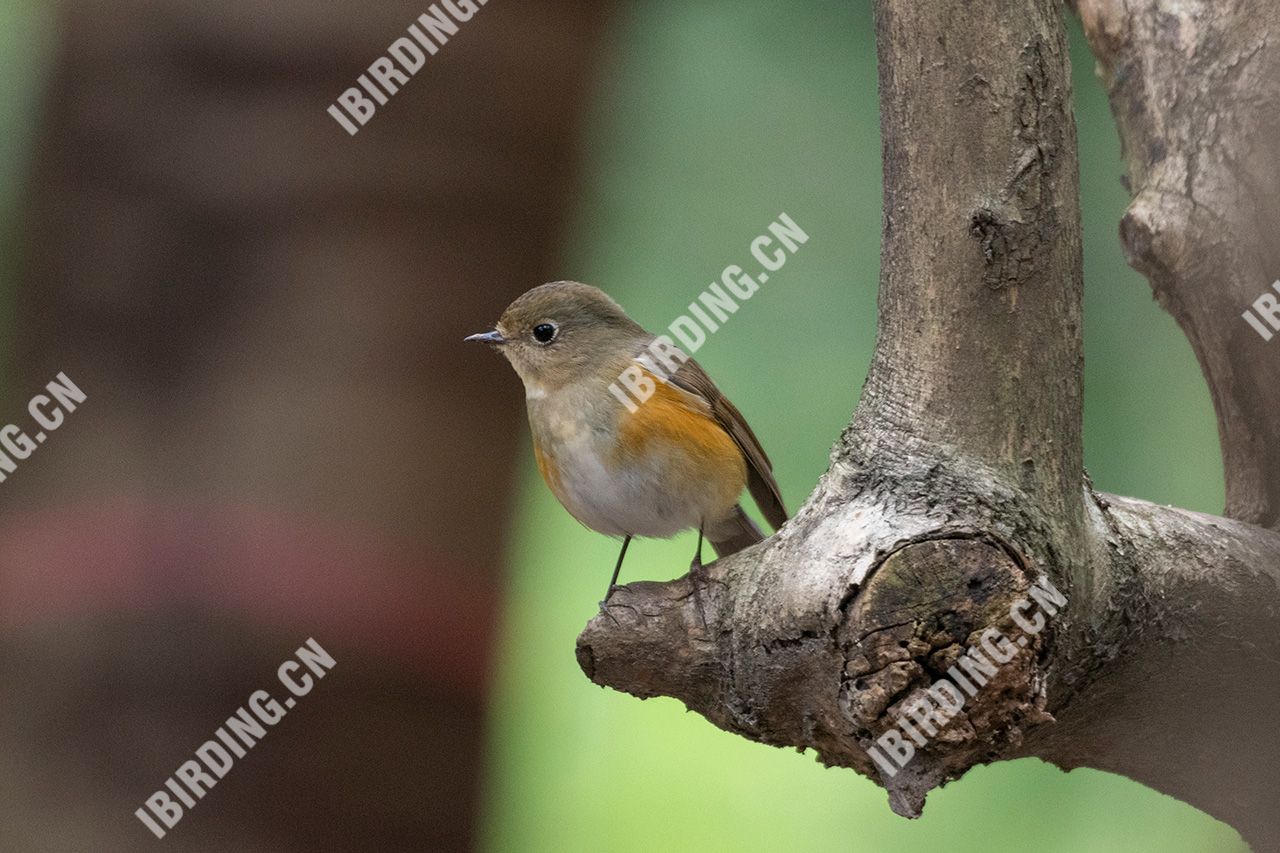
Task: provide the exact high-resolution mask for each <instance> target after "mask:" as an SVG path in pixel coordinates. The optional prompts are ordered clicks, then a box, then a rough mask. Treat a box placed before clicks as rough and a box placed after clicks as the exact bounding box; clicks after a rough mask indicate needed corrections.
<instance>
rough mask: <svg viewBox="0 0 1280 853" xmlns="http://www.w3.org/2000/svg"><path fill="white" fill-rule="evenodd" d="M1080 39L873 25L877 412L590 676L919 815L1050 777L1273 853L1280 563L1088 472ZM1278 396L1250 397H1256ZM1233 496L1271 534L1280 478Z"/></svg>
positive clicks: (1248, 539)
mask: <svg viewBox="0 0 1280 853" xmlns="http://www.w3.org/2000/svg"><path fill="white" fill-rule="evenodd" d="M1129 2H1130V3H1131V4H1132V3H1134V2H1137V0H1129ZM1153 2H1156V5H1169V4H1167V3H1162V2H1160V0H1153ZM1173 5H1176V6H1177V7H1178V8H1179V9H1185V8H1187V7H1198V6H1199V5H1200V4H1198V3H1196V2H1194V0H1190V2H1187V3H1179V4H1173ZM1058 15H1059V9H1058V7H1057V4H1056V2H1054V0H1033V2H1027V0H1021V2H1015V0H993V2H989V3H984V4H972V3H961V2H959V0H943V2H938V3H931V4H918V3H912V2H910V0H878V2H877V27H878V34H879V41H880V48H881V57H880V61H881V97H882V100H883V104H884V118H883V132H884V135H885V144H884V153H885V201H886V212H885V222H884V265H883V267H884V270H883V277H882V281H881V310H880V336H879V339H878V342H877V348H876V355H875V362H874V364H873V366H872V370H871V374H870V376H869V378H868V382H867V386H866V389H865V391H864V393H863V397H862V401H861V403H860V404H859V408H858V411H857V412H856V413H855V414H854V417H853V420H852V422H851V424H850V426H849V428H848V429H846V431H845V433H844V435H843V436H842V437H841V439H840V441H839V442H838V443H837V445H836V448H835V450H834V452H833V455H832V463H831V467H830V469H829V470H828V471H827V473H826V475H824V477H823V478H822V481H821V482H820V483H819V484H818V487H817V489H816V490H815V491H814V493H813V494H812V495H811V496H810V498H809V500H808V501H807V502H806V503H805V505H804V506H803V507H802V508H801V510H800V511H799V512H798V513H797V514H796V517H795V518H794V519H792V521H791V522H789V523H788V524H787V525H786V526H785V527H784V528H783V529H782V530H781V531H779V533H778V534H777V535H776V536H774V537H773V538H771V539H769V540H768V541H766V542H765V543H763V544H761V545H760V546H757V547H756V548H753V549H751V550H748V551H746V552H742V553H740V554H737V555H735V556H733V557H731V558H728V559H725V560H721V561H719V562H717V563H716V564H714V565H713V566H711V567H710V568H709V569H708V574H709V577H710V581H709V583H706V585H705V587H704V588H702V589H701V591H700V595H699V596H698V597H697V598H696V599H695V596H694V595H693V586H692V583H693V582H694V579H692V578H683V579H681V580H678V581H673V582H670V583H665V584H653V583H638V584H632V585H630V586H629V587H627V588H624V589H623V590H620V591H619V592H617V593H616V594H615V595H614V597H613V598H612V599H611V601H610V602H609V605H608V606H607V607H606V609H605V611H604V612H602V613H601V614H600V615H598V616H597V617H596V618H594V619H593V620H592V621H591V623H590V624H589V625H588V626H587V628H586V630H585V631H584V632H583V634H582V635H581V637H580V638H579V642H578V657H579V661H580V663H581V664H582V667H583V669H584V671H585V672H586V673H587V674H588V676H589V677H591V678H592V679H593V680H594V681H596V682H597V683H600V684H607V685H610V686H613V687H615V688H617V689H620V690H626V691H628V692H631V693H634V694H635V695H638V696H642V697H647V696H655V695H669V696H675V697H678V698H680V699H681V700H683V701H684V702H685V703H686V704H687V705H688V706H689V707H690V708H692V709H694V710H696V711H698V712H699V713H702V714H703V715H705V716H706V717H707V718H708V719H709V720H711V721H712V722H713V723H715V724H716V725H718V726H720V727H722V728H725V729H727V730H729V731H732V732H736V733H738V734H741V735H743V736H745V737H748V738H751V739H754V740H758V741H761V742H764V743H769V744H775V745H786V746H799V747H808V748H812V749H814V750H815V751H816V752H817V754H818V757H819V759H820V760H821V761H823V762H825V763H828V764H837V765H842V766H848V767H852V768H854V769H856V770H857V771H858V772H860V773H862V774H864V775H866V776H868V777H870V778H872V779H874V780H876V781H877V782H879V783H880V784H882V785H883V786H884V787H885V788H886V789H887V790H888V791H889V797H890V803H891V804H892V806H893V807H894V809H895V810H897V811H899V812H901V813H903V814H907V815H915V814H918V813H919V811H920V809H921V807H922V806H923V802H924V798H925V796H926V794H927V793H928V791H929V790H931V789H932V788H934V787H936V786H938V785H939V784H943V783H945V782H946V781H948V780H951V779H955V778H957V777H959V776H960V775H962V774H963V773H964V772H965V771H966V770H967V769H968V768H970V767H972V766H974V765H975V764H979V763H984V762H989V761H995V760H1000V759H1004V758H1013V757H1019V756H1025V755H1036V756H1040V757H1042V758H1045V759H1047V760H1050V761H1053V762H1055V763H1057V764H1059V765H1060V766H1063V767H1068V768H1070V767H1077V766H1090V767H1098V768H1103V769H1107V770H1111V771H1114V772H1117V773H1122V774H1124V775H1127V776H1130V777H1132V778H1135V779H1139V780H1142V781H1144V782H1146V783H1147V784H1150V785H1152V786H1153V787H1156V788H1158V789H1159V790H1162V791H1166V792H1168V793H1171V794H1173V795H1175V796H1178V797H1181V798H1183V799H1185V800H1186V801H1187V802H1190V803H1193V804H1194V805H1197V806H1199V807H1200V808H1203V809H1205V810H1206V811H1208V812H1210V813H1211V814H1214V815H1216V816H1218V817H1220V818H1222V819H1224V820H1229V821H1231V822H1232V823H1233V824H1234V825H1235V826H1236V827H1237V828H1238V829H1240V831H1241V832H1242V833H1244V834H1245V835H1246V837H1248V838H1249V839H1251V840H1252V841H1253V842H1254V843H1255V844H1258V845H1259V846H1264V847H1268V848H1276V847H1280V819H1278V818H1277V816H1276V813H1275V811H1274V809H1273V803H1274V792H1275V791H1276V790H1277V789H1280V746H1278V745H1277V744H1276V743H1275V741H1274V739H1271V738H1267V737H1265V736H1260V734H1259V733H1265V732H1266V731H1268V730H1269V725H1270V721H1271V718H1272V717H1273V709H1274V707H1275V705H1276V704H1277V702H1280V632H1277V631H1276V630H1275V628H1274V626H1275V624H1276V617H1277V615H1280V533H1276V532H1274V531H1271V530H1267V529H1265V528H1263V527H1258V526H1252V525H1250V524H1246V523H1243V522H1241V521H1238V520H1235V521H1233V520H1227V519H1220V518H1213V517H1209V516H1203V515H1198V514H1195V513H1189V512H1185V511H1182V510H1177V509H1172V508H1167V507H1164V508H1162V507H1157V506H1153V505H1151V504H1147V503H1144V502H1141V501H1135V500H1130V499H1125V498H1113V497H1110V496H1105V495H1097V494H1095V493H1094V492H1093V490H1092V487H1091V486H1090V484H1089V482H1088V478H1087V477H1086V476H1085V475H1084V473H1083V470H1082V468H1081V464H1080V459H1081V440H1080V415H1081V393H1080V359H1081V345H1080V293H1081V282H1080V234H1079V226H1078V214H1079V211H1078V201H1077V196H1076V192H1077V191H1076V186H1077V164H1076V149H1075V138H1074V129H1073V127H1072V121H1071V117H1070V103H1069V100H1070V99H1069V90H1068V80H1069V79H1070V78H1069V73H1068V68H1067V58H1066V48H1065V35H1064V29H1063V26H1062V22H1061V20H1060V19H1059V17H1058ZM1103 30H1105V27H1104V28H1103ZM1190 36H1191V34H1190V33H1189V34H1187V36H1186V37H1187V38H1190ZM1206 49H1207V48H1206ZM1237 65H1238V63H1237ZM1224 121H1225V119H1224ZM1202 160H1203V157H1202ZM1196 174H1201V173H1200V172H1197V173H1196ZM1192 183H1193V184H1194V181H1193V182H1192ZM1199 203H1201V202H1199V201H1197V204H1199ZM1127 233H1130V234H1132V228H1130V229H1129V231H1128V232H1127ZM1152 233H1159V232H1152ZM1162 239H1163V238H1162ZM1223 245H1225V243H1224V244H1223ZM1160 257H1167V256H1166V255H1160ZM1179 257H1181V256H1179ZM1226 260H1227V258H1226V257H1225V256H1223V257H1221V258H1219V259H1218V262H1221V263H1225V262H1226ZM1175 283H1176V282H1175ZM1196 293H1199V291H1196ZM1188 316H1194V317H1197V318H1200V320H1203V321H1204V322H1206V323H1207V322H1209V321H1208V319H1207V314H1202V313H1200V312H1199V309H1189V311H1188ZM1233 316H1234V318H1235V319H1236V320H1238V319H1239V311H1236V312H1235V313H1234V315H1233ZM1200 320H1198V321H1197V322H1200ZM1240 322H1241V323H1242V325H1243V321H1240ZM1245 333H1249V334H1252V333H1251V332H1248V329H1247V327H1245V328H1243V329H1242V331H1241V332H1240V333H1239V335H1241V336H1242V335H1244V334H1245ZM1193 337H1194V336H1193ZM1277 345H1278V346H1280V344H1277ZM1242 351H1243V350H1242ZM1249 364H1250V362H1248V361H1247V360H1245V361H1239V362H1235V361H1230V360H1228V361H1225V362H1223V363H1222V366H1221V367H1220V368H1218V369H1220V370H1223V371H1227V372H1228V373H1230V371H1233V370H1242V371H1243V370H1247V369H1248V367H1249ZM1267 375H1268V374H1265V373H1264V374H1257V375H1255V376H1254V378H1252V379H1250V378H1247V377H1245V376H1236V375H1235V374H1234V373H1232V374H1231V376H1232V377H1233V379H1232V381H1233V382H1236V383H1237V384H1238V385H1239V387H1240V388H1245V387H1253V386H1252V385H1250V383H1255V382H1257V381H1258V380H1257V376H1263V377H1265V376H1267ZM1214 376H1215V374H1214V373H1212V372H1210V381H1211V383H1213V382H1215V381H1216V380H1215V378H1214ZM1276 387H1280V385H1277V386H1276ZM1235 393H1236V392H1235V391H1233V390H1228V391H1226V392H1222V391H1221V390H1215V398H1216V399H1219V400H1223V399H1225V400H1232V401H1234V402H1233V403H1232V405H1234V406H1236V407H1237V411H1238V416H1239V417H1241V418H1246V419H1247V418H1256V417H1259V416H1260V413H1261V412H1262V411H1264V410H1261V409H1258V408H1256V407H1254V408H1247V407H1246V403H1245V402H1243V401H1242V400H1240V399H1237V398H1236V397H1235V396H1234V395H1235ZM1268 399H1269V398H1268ZM1265 411H1267V412H1271V411H1273V410H1271V409H1265ZM1232 417H1235V415H1233V416H1232ZM1228 420H1230V419H1228ZM1228 426H1231V427H1232V428H1234V425H1233V424H1231V423H1229V424H1228ZM1255 427H1260V425H1257V424H1255ZM1265 429H1266V430H1272V429H1275V427H1274V424H1270V425H1268V426H1266V427H1265ZM1261 434H1262V435H1265V436H1271V435H1272V433H1271V432H1268V431H1264V432H1262V433H1261ZM1228 455H1229V456H1230V452H1229V453H1228ZM1231 458H1232V459H1234V460H1235V462H1234V463H1233V464H1239V465H1244V464H1246V463H1244V462H1242V461H1240V460H1241V459H1243V458H1244V457H1231ZM1252 464H1258V465H1261V464H1269V463H1267V462H1266V459H1263V458H1262V457H1257V458H1256V459H1255V460H1254V462H1253V463H1252ZM1239 476H1240V477H1242V478H1243V479H1239V480H1238V481H1237V485H1236V486H1233V492H1232V494H1233V501H1235V503H1234V504H1233V506H1243V504H1241V503H1240V501H1241V497H1240V496H1241V495H1243V494H1246V493H1249V489H1251V488H1253V492H1252V494H1254V495H1255V498H1256V499H1250V500H1252V501H1253V502H1252V503H1251V504H1250V500H1246V501H1245V504H1250V505H1252V506H1254V507H1255V509H1254V510H1252V511H1250V512H1240V513H1239V514H1240V515H1241V516H1243V517H1246V518H1253V517H1258V518H1261V517H1262V516H1260V515H1258V512H1259V511H1260V510H1258V509H1257V508H1258V507H1260V506H1262V504H1259V503H1258V501H1262V500H1265V494H1266V489H1265V488H1261V487H1259V488H1254V487H1252V486H1249V485H1248V484H1249V483H1250V482H1256V483H1257V484H1263V483H1270V482H1274V478H1273V477H1271V475H1270V474H1265V472H1264V475H1263V476H1262V477H1261V478H1260V479H1256V480H1249V479H1248V477H1247V476H1246V475H1244V474H1241V475H1239ZM1268 478H1270V479H1268ZM1241 489H1244V491H1241ZM1267 506H1270V504H1267ZM1263 515H1265V513H1263ZM1043 578H1048V579H1049V580H1050V581H1051V582H1052V584H1053V585H1054V586H1055V587H1057V588H1058V589H1060V590H1062V591H1063V592H1064V593H1066V594H1067V597H1068V601H1067V604H1066V606H1065V608H1064V609H1062V610H1061V611H1060V612H1058V613H1057V614H1056V615H1054V617H1053V619H1052V621H1051V623H1050V624H1049V627H1048V629H1047V630H1046V631H1044V632H1043V633H1037V634H1035V636H1034V637H1033V638H1030V641H1029V642H1028V643H1027V644H1026V645H1025V646H1023V647H1020V648H1019V649H1018V650H1017V651H1016V653H1015V654H1013V655H1011V656H1010V659H1009V661H1008V663H1007V664H1005V665H1003V666H1002V667H1001V668H1000V670H999V673H998V675H996V676H995V677H994V678H992V679H991V681H990V682H989V683H988V684H987V685H986V686H985V687H984V688H983V689H982V690H980V691H978V692H977V693H976V695H974V696H973V697H971V699H970V700H969V701H968V702H967V703H966V704H965V705H964V707H963V710H962V711H961V712H959V713H957V714H956V715H955V716H954V717H953V718H952V719H951V720H950V722H949V723H948V724H947V725H946V726H945V727H942V728H941V731H940V732H939V734H938V735H937V736H936V737H933V738H931V739H929V741H928V742H927V743H926V744H922V745H920V747H919V748H918V749H917V750H916V753H915V756H914V758H913V759H912V760H911V762H910V763H908V764H907V765H906V766H905V767H904V768H902V769H901V771H900V772H895V773H890V772H887V771H886V770H885V769H884V767H883V765H882V764H880V763H878V762H876V761H875V760H873V758H872V754H871V752H869V748H870V747H871V746H872V745H873V744H874V743H875V742H876V740H877V739H878V738H880V737H881V736H883V735H884V734H885V733H886V732H888V731H889V730H890V729H892V728H895V727H897V726H898V725H899V720H900V719H901V718H902V717H903V714H904V711H905V709H906V708H907V707H908V706H909V705H911V704H913V703H914V702H915V701H916V700H917V699H918V698H920V697H921V696H922V695H924V693H925V691H926V690H927V689H928V688H929V687H930V686H931V685H932V684H933V683H934V681H935V680H936V679H938V678H940V677H941V676H942V674H943V673H945V672H947V671H948V668H949V666H950V664H951V663H952V662H954V661H955V660H956V659H957V657H958V655H960V654H961V653H963V652H964V650H965V649H966V648H968V647H969V646H972V645H973V644H974V643H975V641H976V640H977V639H979V638H980V637H981V636H982V635H983V632H984V631H985V630H986V629H988V628H997V629H1000V630H1001V631H1004V632H1005V633H1008V630H1007V629H1008V628H1009V627H1010V625H1009V620H1010V618H1011V614H1010V605H1011V604H1013V603H1014V602H1015V601H1017V600H1018V599H1019V598H1020V597H1022V596H1023V595H1024V594H1025V592H1026V591H1027V589H1028V587H1029V586H1030V585H1031V584H1032V583H1033V582H1036V581H1037V580H1040V579H1043ZM703 582H706V581H705V578H704V581H703ZM699 602H700V603H701V605H702V612H701V613H700V612H699V608H698V603H699ZM703 614H705V617H706V621H705V623H704V622H703V620H702V615H703Z"/></svg>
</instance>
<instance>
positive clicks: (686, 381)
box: [668, 359, 787, 530]
mask: <svg viewBox="0 0 1280 853" xmlns="http://www.w3.org/2000/svg"><path fill="white" fill-rule="evenodd" d="M668 381H670V382H671V384H672V385H674V386H676V387H677V388H680V389H682V390H684V391H687V392H689V393H690V394H695V395H697V396H698V397H700V398H702V400H703V401H705V402H706V404H707V405H708V406H710V407H711V414H712V416H713V417H714V418H715V419H716V422H717V423H719V424H720V426H721V427H723V428H724V431H725V432H727V433H729V435H730V437H731V438H733V440H734V443H735V444H737V445H738V448H739V449H740V450H741V451H742V455H743V457H744V458H745V459H746V460H747V489H748V490H749V491H750V492H751V497H753V498H755V501H756V504H757V505H758V506H759V507H760V511H761V512H762V513H764V517H765V518H766V519H768V520H769V523H770V524H771V525H773V527H774V529H775V530H776V529H777V528H779V527H781V526H782V525H783V523H784V522H785V521H786V520H787V508H786V507H785V506H784V505H783V503H782V493H781V492H780V491H779V489H778V481H777V480H775V479H774V478H773V464H772V463H771V462H770V461H769V457H768V456H767V455H766V454H765V452H764V448H763V447H761V446H760V440H759V439H758V438H756V434H755V433H754V432H752V431H751V427H749V426H747V420H746V418H744V417H743V416H742V412H739V411H738V409H737V407H736V406H734V405H733V403H730V402H729V398H727V397H725V395H724V394H721V393H720V389H719V388H717V387H716V384H715V383H714V382H712V381H711V377H710V376H707V372H706V371H705V370H703V369H702V366H701V365H700V364H698V362H696V361H694V360H693V359H689V360H688V361H686V362H685V363H684V364H682V365H681V366H680V369H679V370H677V371H676V372H675V373H674V374H672V375H671V376H670V377H669V380H668Z"/></svg>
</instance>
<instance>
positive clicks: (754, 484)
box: [467, 281, 787, 600]
mask: <svg viewBox="0 0 1280 853" xmlns="http://www.w3.org/2000/svg"><path fill="white" fill-rule="evenodd" d="M467 340H468V341H481V342H484V343H488V344H491V345H493V346H494V347H495V348H497V349H498V350H499V351H501V352H502V354H503V355H504V356H506V358H507V360H508V361H509V362H511V366H512V367H513V368H515V371H516V373H517V374H518V375H519V376H520V379H521V381H523V382H524V388H525V400H526V403H527V406H528V410H529V426H530V428H531V429H532V432H533V452H534V455H535V457H536V458H537V462H538V470H539V472H541V474H542V478H543V479H544V480H545V481H546V483H547V485H548V486H549V487H550V488H551V491H552V493H553V494H554V495H555V496H556V498H557V499H558V500H559V501H560V503H561V504H562V505H563V506H564V508H565V509H567V510H568V511H569V514H570V515H572V516H573V517H574V518H576V519H577V520H578V521H580V522H581V523H582V524H584V525H585V526H587V527H589V528H591V529H592V530H595V531H597V532H599V533H604V534H606V535H608V536H620V537H622V550H621V552H620V553H619V554H618V561H617V564H616V565H615V566H614V570H613V577H612V578H611V579H610V581H609V589H608V591H607V592H606V594H605V599H606V600H608V597H609V594H611V593H612V592H613V590H614V587H615V586H616V584H617V582H618V573H619V572H620V571H621V570H622V561H623V559H624V558H625V557H626V554H627V546H628V545H630V544H631V539H632V537H633V536H648V537H656V538H667V537H670V536H673V535H675V534H676V533H679V532H680V531H683V530H689V529H695V530H697V531H698V548H697V552H696V553H695V554H694V558H693V563H692V565H691V569H692V570H693V571H697V570H698V569H700V568H701V565H702V538H703V535H704V534H705V536H706V538H708V539H710V540H711V544H712V546H713V547H714V548H715V550H716V553H717V554H718V555H720V556H722V557H723V556H726V555H728V554H732V553H734V552H736V551H739V550H741V549H743V548H745V547H747V546H748V545H752V544H754V543H756V542H759V541H761V540H762V539H763V538H764V535H763V534H762V533H761V532H760V529H759V528H758V527H756V525H755V524H754V523H753V522H752V521H751V519H750V518H748V517H747V514H746V513H745V512H743V510H742V506H741V504H739V502H738V498H739V496H740V495H741V494H742V490H743V488H744V487H746V488H748V489H750V491H751V495H752V497H754V498H755V501H756V504H757V505H758V506H759V507H760V511H761V512H762V513H763V514H764V517H765V518H766V519H768V521H769V523H770V524H771V525H773V526H774V527H775V528H778V527H781V526H782V524H783V522H785V521H786V520H787V511H786V509H785V508H784V506H783V503H782V495H781V494H780V493H779V490H778V484H777V482H776V481H775V480H774V478H773V469H772V466H771V464H770V462H769V457H768V456H766V455H765V452H764V449H763V448H762V447H761V446H760V442H759V441H758V440H757V439H756V437H755V434H754V433H753V432H752V431H751V427H749V426H747V422H746V420H744V419H743V417H742V414H741V413H740V412H739V411H738V410H737V409H736V408H735V407H734V405H733V404H732V403H730V402H729V400H728V399H726V398H725V396H724V395H723V394H721V393H720V389H718V388H717V387H716V386H715V383H714V382H712V381H711V378H710V377H708V376H707V374H706V373H705V372H704V371H703V369H702V368H701V367H700V366H699V365H698V363H697V362H696V361H693V360H692V359H690V358H689V357H688V356H686V355H684V353H683V352H680V351H678V350H673V349H672V348H671V347H669V346H668V347H667V348H666V355H667V358H665V359H662V358H659V359H655V358H654V354H655V352H657V353H659V354H661V353H662V352H663V348H662V347H661V342H659V344H658V345H655V336H654V335H651V334H649V333H648V332H646V331H645V330H644V329H643V328H641V327H640V326H639V325H638V324H636V323H635V322H634V321H633V320H632V319H631V318H630V317H628V316H627V315H626V313H625V312H624V311H623V310H622V308H621V307H619V306H618V304H617V303H616V302H614V301H613V300H612V299H610V298H609V297H608V296H607V295H606V294H605V293H604V292H602V291H600V290H598V289H597V288H594V287H591V286H590V285H586V284H579V283H577V282H571V281H560V282H553V283H551V284H544V285H542V286H540V287H535V288H534V289H532V290H530V291H528V292H527V293H525V294H524V295H523V296H521V297H520V298H518V299H516V301H515V302H512V303H511V305H510V306H509V307H508V308H507V310H506V311H505V312H503V315H502V318H501V319H500V320H499V321H498V323H497V327H496V328H495V329H494V330H493V331H491V332H485V333H483V334H478V335H471V336H470V337H468V338H467ZM667 340H668V341H669V339H667ZM664 365H665V366H666V367H669V368H672V369H671V370H670V372H669V373H668V371H667V370H664V367H663V366H664ZM628 371H630V376H631V377H632V380H633V381H632V383H631V384H630V385H629V386H628V387H631V388H632V389H634V388H635V387H637V385H639V386H642V387H643V388H644V389H646V390H650V389H651V390H650V393H649V394H648V395H647V397H645V398H644V399H639V400H632V399H631V398H629V397H627V396H626V395H624V394H621V393H620V392H619V388H620V387H621V386H620V384H619V379H620V377H622V376H623V375H624V374H625V373H627V372H628ZM695 590H696V585H695Z"/></svg>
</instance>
